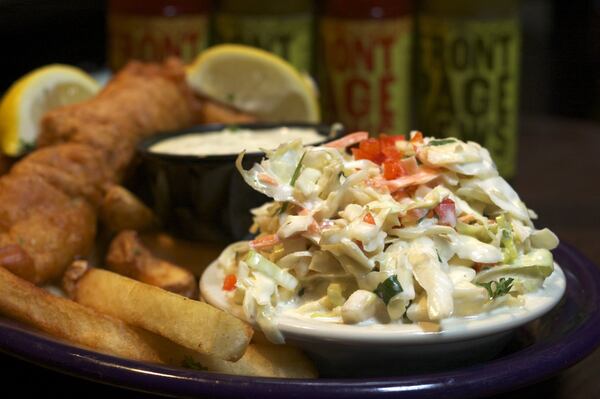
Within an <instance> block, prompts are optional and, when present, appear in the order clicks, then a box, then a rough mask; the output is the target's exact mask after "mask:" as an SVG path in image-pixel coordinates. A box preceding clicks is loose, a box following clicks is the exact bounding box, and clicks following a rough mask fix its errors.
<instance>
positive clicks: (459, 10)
mask: <svg viewBox="0 0 600 399" xmlns="http://www.w3.org/2000/svg"><path fill="white" fill-rule="evenodd" d="M421 4H422V6H421V9H420V10H419V14H418V19H417V72H416V79H417V90H416V99H417V107H416V112H415V114H416V120H417V125H416V126H417V127H418V129H419V130H422V131H423V132H424V133H425V134H426V135H431V136H454V137H458V138H460V139H462V140H472V141H476V142H478V143H480V144H482V145H483V146H485V147H486V148H488V149H489V150H490V153H491V155H492V157H493V159H494V161H495V162H496V164H497V165H498V169H499V171H500V173H501V174H502V175H503V176H504V177H507V178H511V177H513V176H514V173H515V166H516V165H515V163H516V151H517V131H518V108H519V72H520V50H521V28H520V23H519V3H518V1H517V0H503V1H495V0H494V1H476V0H459V1H444V0H426V1H423V2H422V3H421Z"/></svg>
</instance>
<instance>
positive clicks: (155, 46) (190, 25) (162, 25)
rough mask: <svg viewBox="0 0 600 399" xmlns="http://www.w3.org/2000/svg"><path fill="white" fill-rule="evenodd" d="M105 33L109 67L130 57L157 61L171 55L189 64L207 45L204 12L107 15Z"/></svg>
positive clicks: (117, 67)
mask: <svg viewBox="0 0 600 399" xmlns="http://www.w3.org/2000/svg"><path fill="white" fill-rule="evenodd" d="M108 35H109V63H110V66H111V68H112V69H113V70H117V69H119V68H120V67H122V66H123V65H124V64H126V63H127V61H129V60H131V59H136V60H143V61H160V60H163V59H164V58H166V57H168V56H172V55H173V56H178V57H180V58H181V59H182V60H183V62H185V63H189V62H191V61H193V60H194V59H195V58H196V55H198V53H200V52H201V51H202V50H204V49H205V48H206V47H207V38H208V17H207V16H206V15H205V14H190V15H180V16H175V17H145V16H144V17H142V16H130V15H111V16H110V17H109V21H108Z"/></svg>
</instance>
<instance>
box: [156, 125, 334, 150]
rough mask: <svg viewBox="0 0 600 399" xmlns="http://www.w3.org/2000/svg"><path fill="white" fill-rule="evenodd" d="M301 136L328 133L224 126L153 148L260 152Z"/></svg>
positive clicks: (315, 138)
mask: <svg viewBox="0 0 600 399" xmlns="http://www.w3.org/2000/svg"><path fill="white" fill-rule="evenodd" d="M296 139H300V140H302V143H303V144H317V143H320V142H322V141H324V140H325V137H324V136H322V135H320V134H319V133H317V131H316V130H315V129H312V128H298V127H278V128H271V129H256V130H254V129H231V128H229V129H224V130H221V131H214V132H207V133H189V134H184V135H181V136H177V137H173V138H170V139H166V140H163V141H160V142H158V143H156V144H154V145H153V146H151V147H150V151H152V152H157V153H163V154H175V155H197V156H208V155H230V154H239V153H240V152H242V151H244V150H245V151H246V152H259V151H261V149H262V148H274V147H276V146H278V145H279V144H281V143H287V142H290V141H292V140H296Z"/></svg>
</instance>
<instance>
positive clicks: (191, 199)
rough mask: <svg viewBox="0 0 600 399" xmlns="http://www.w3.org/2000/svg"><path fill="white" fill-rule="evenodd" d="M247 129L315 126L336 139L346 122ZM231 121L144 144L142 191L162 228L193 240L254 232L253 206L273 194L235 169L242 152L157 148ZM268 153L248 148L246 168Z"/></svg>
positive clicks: (141, 148) (245, 126)
mask: <svg viewBox="0 0 600 399" xmlns="http://www.w3.org/2000/svg"><path fill="white" fill-rule="evenodd" d="M236 126H239V127H240V128H243V129H251V130H252V129H256V130H258V129H270V128H277V127H301V128H314V129H315V130H316V131H317V132H318V133H319V134H321V135H323V136H325V137H326V139H325V142H326V141H331V140H333V139H335V138H337V137H339V136H341V135H342V134H343V129H342V128H341V127H339V128H338V127H336V126H331V125H322V124H303V123H290V124H280V123H253V124H242V125H236ZM227 127H228V125H221V124H210V125H199V126H196V127H192V128H189V129H185V130H180V131H176V132H168V133H161V134H158V135H156V136H153V137H150V138H148V139H146V140H144V141H142V142H141V143H140V144H139V145H138V153H139V155H140V158H141V165H140V168H139V170H138V182H137V184H136V186H138V187H140V190H141V192H138V194H140V195H141V197H142V198H143V199H144V200H145V202H147V203H148V205H149V206H150V207H151V208H152V209H153V210H154V211H155V213H156V215H157V216H158V218H159V220H160V221H161V223H162V227H163V228H165V229H166V230H168V231H169V232H171V233H173V234H175V235H177V236H179V237H181V238H186V239H189V240H203V241H204V240H205V241H212V242H217V243H228V242H232V241H235V240H241V239H244V238H245V237H247V236H248V229H249V227H250V225H251V224H252V216H251V214H250V209H252V208H255V207H258V206H260V205H262V204H264V203H265V202H266V201H268V200H269V199H268V198H267V197H265V196H264V195H262V194H260V193H258V192H257V191H254V190H253V189H252V188H251V187H250V186H248V185H247V184H246V183H245V182H244V180H243V179H242V177H241V175H240V174H239V172H238V171H237V169H236V168H235V164H234V163H235V159H236V157H237V154H236V155H209V156H195V155H173V154H162V153H155V152H151V151H150V150H149V148H150V147H151V146H152V145H154V144H156V143H158V142H159V141H162V140H165V139H168V138H172V137H176V136H180V135H184V134H189V133H208V132H214V131H220V130H223V129H225V128H227ZM263 156H264V153H262V152H254V153H246V155H245V156H244V160H243V165H244V168H245V169H249V168H250V167H252V165H253V164H254V163H256V162H260V160H261V159H262V157H263Z"/></svg>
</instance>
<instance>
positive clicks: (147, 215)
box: [99, 184, 158, 233]
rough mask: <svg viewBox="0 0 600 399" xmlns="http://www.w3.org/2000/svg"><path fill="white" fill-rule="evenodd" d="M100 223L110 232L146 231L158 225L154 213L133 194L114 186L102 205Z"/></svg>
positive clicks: (109, 187) (106, 194)
mask: <svg viewBox="0 0 600 399" xmlns="http://www.w3.org/2000/svg"><path fill="white" fill-rule="evenodd" d="M99 217H100V221H101V222H102V223H103V224H104V226H106V227H107V228H108V230H109V231H111V232H113V233H117V232H119V231H122V230H138V231H141V230H146V229H149V228H151V227H154V226H156V225H157V224H158V222H157V220H156V217H155V216H154V213H153V212H152V211H151V210H150V208H148V207H147V206H146V205H145V204H144V203H143V202H142V201H140V200H139V199H138V198H137V197H136V196H135V195H134V194H133V193H132V192H130V191H129V190H127V189H126V188H124V187H122V186H119V185H116V184H112V185H110V186H108V187H107V189H106V193H105V194H104V198H103V199H102V201H101V203H100V209H99Z"/></svg>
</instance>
